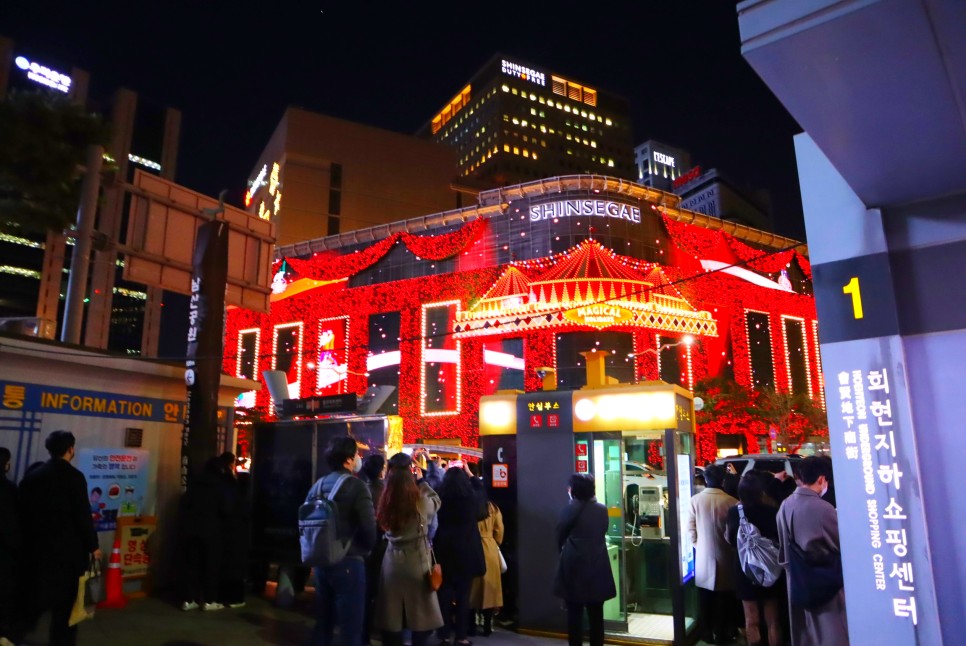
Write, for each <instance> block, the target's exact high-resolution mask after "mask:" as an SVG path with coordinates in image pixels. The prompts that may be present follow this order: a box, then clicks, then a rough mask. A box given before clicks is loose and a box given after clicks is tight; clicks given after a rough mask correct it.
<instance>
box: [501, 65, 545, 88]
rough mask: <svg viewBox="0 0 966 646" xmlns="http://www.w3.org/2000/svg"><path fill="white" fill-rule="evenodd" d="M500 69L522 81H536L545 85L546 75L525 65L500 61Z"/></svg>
mask: <svg viewBox="0 0 966 646" xmlns="http://www.w3.org/2000/svg"><path fill="white" fill-rule="evenodd" d="M500 69H501V71H502V72H503V73H504V74H507V75H509V76H516V77H517V78H521V79H523V80H524V81H530V82H531V83H536V84H537V85H541V86H543V87H546V85H547V77H546V76H545V75H544V73H543V72H538V71H536V70H534V69H531V68H529V67H527V66H526V65H518V64H516V63H511V62H510V61H506V60H504V61H500Z"/></svg>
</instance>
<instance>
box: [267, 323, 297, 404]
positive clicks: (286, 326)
mask: <svg viewBox="0 0 966 646" xmlns="http://www.w3.org/2000/svg"><path fill="white" fill-rule="evenodd" d="M290 328H296V329H297V330H298V336H297V337H296V341H295V348H293V349H292V350H291V351H290V352H288V353H286V354H290V355H291V356H292V360H293V361H294V362H295V383H296V384H297V386H296V387H297V388H298V392H299V394H301V390H302V333H303V330H304V328H305V324H304V323H302V322H301V321H299V322H297V323H282V324H279V325H276V326H275V333H274V334H273V335H272V370H275V369H276V367H277V366H278V335H279V331H281V330H287V329H290ZM291 369H292V367H291V366H289V370H291ZM286 372H288V371H286ZM274 407H275V402H274V400H271V399H269V408H270V409H274Z"/></svg>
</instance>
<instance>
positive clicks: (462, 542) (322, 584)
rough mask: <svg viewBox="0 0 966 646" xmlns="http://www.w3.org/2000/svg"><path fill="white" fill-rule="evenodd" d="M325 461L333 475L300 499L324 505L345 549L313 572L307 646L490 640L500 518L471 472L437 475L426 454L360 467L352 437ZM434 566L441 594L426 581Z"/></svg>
mask: <svg viewBox="0 0 966 646" xmlns="http://www.w3.org/2000/svg"><path fill="white" fill-rule="evenodd" d="M325 459H326V462H327V463H328V466H329V468H330V472H329V473H328V474H327V475H326V476H324V477H323V478H322V479H321V480H320V481H319V482H318V483H316V485H314V486H313V489H312V491H310V493H309V496H308V497H307V500H309V499H311V498H312V497H315V496H318V497H331V499H332V501H333V502H334V504H335V508H336V510H337V513H338V523H337V526H338V528H339V533H340V536H341V539H342V540H345V541H348V542H349V546H348V551H347V553H346V556H345V557H344V558H342V559H341V560H339V561H338V562H337V563H335V564H332V565H327V566H322V567H316V568H315V577H316V578H315V583H316V609H317V610H316V612H317V620H316V626H315V630H314V633H313V636H312V644H313V645H315V646H329V645H330V644H334V643H336V641H335V634H336V628H338V635H339V638H340V640H339V642H338V643H341V644H368V643H369V639H370V635H373V634H377V635H380V636H381V641H382V643H383V644H384V645H385V646H402V644H403V643H410V644H412V646H424V645H425V644H428V643H429V641H430V639H431V637H432V636H433V634H434V632H435V636H436V638H437V639H438V643H439V644H450V645H454V646H469V644H471V643H472V642H471V640H470V637H473V636H475V635H477V634H479V635H481V636H484V637H488V636H489V635H490V634H491V633H492V621H493V613H494V611H495V610H497V609H499V608H500V607H501V606H502V604H503V592H502V583H501V581H502V579H501V571H502V565H501V555H500V551H499V544H500V543H501V542H502V540H503V519H502V515H501V513H500V509H499V508H498V507H497V506H496V505H495V504H494V503H493V502H491V501H488V500H487V497H486V494H485V491H484V488H483V482H482V480H481V479H480V478H479V477H478V475H477V474H474V473H473V471H472V469H471V467H470V465H469V464H468V463H465V462H463V461H460V460H454V461H452V462H450V463H449V464H448V465H447V468H445V469H444V468H443V467H441V465H440V464H439V463H438V462H437V461H435V460H432V459H429V455H428V453H427V452H426V451H423V450H420V451H416V452H414V453H413V455H412V456H410V455H408V454H406V453H397V454H396V455H394V456H392V457H391V458H389V460H388V461H386V460H385V458H383V457H382V456H380V455H370V456H367V457H366V459H365V460H362V458H361V455H360V453H359V449H358V447H357V445H356V442H355V440H353V439H352V438H349V437H343V438H338V439H336V440H334V441H333V442H332V443H331V445H330V446H329V447H328V449H327V451H326V454H325ZM353 474H356V475H358V477H357V478H352V477H349V478H346V476H347V475H349V476H351V475H353ZM333 492H334V494H333ZM435 563H438V564H439V566H440V568H441V570H442V580H441V582H440V583H439V585H438V587H437V586H435V585H432V584H431V583H430V581H429V576H428V575H429V573H430V571H431V570H432V569H433V565H434V564H435ZM478 622H481V623H478Z"/></svg>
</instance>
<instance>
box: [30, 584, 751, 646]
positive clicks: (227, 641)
mask: <svg viewBox="0 0 966 646" xmlns="http://www.w3.org/2000/svg"><path fill="white" fill-rule="evenodd" d="M246 601H247V605H246V606H245V607H244V608H238V609H231V608H224V609H223V610H217V611H212V612H203V611H201V610H191V611H189V612H184V611H182V610H181V609H180V608H179V607H177V606H176V605H175V604H174V603H173V602H169V601H165V600H162V599H158V598H154V597H148V598H144V599H135V600H131V601H130V602H129V603H128V605H127V607H126V608H124V609H122V610H103V609H99V610H98V611H97V613H96V615H95V616H94V618H93V619H91V620H88V621H85V622H83V623H82V624H81V625H80V627H79V635H78V646H262V645H264V644H271V645H276V646H288V645H293V646H304V645H307V644H308V643H309V638H310V636H311V634H312V627H313V626H314V625H315V619H314V617H313V615H312V609H311V595H305V596H302V597H300V598H299V600H297V601H296V603H295V605H294V606H293V607H292V608H278V607H276V606H275V605H274V604H273V602H272V601H270V600H269V599H266V598H264V597H260V596H257V595H254V594H249V595H248V596H247V597H246ZM49 619H50V614H49V613H48V614H45V615H44V617H43V618H42V619H41V621H40V624H39V625H38V626H37V630H36V631H34V632H33V633H31V634H30V635H27V638H26V639H25V640H24V641H23V642H21V645H22V646H41V645H43V644H47V628H48V623H47V622H48V621H49ZM473 642H474V644H475V646H563V645H564V644H566V643H567V640H565V639H551V638H548V637H531V636H529V635H520V634H517V633H514V632H510V631H507V630H503V629H501V628H499V627H495V628H494V630H493V634H492V635H491V636H490V637H474V638H473ZM430 643H432V644H435V643H436V640H432V641H431V642H430ZM738 643H739V644H744V643H745V642H744V640H741V641H739V642H738ZM21 645H18V646H21ZM696 646H706V644H705V642H698V644H697V645H696Z"/></svg>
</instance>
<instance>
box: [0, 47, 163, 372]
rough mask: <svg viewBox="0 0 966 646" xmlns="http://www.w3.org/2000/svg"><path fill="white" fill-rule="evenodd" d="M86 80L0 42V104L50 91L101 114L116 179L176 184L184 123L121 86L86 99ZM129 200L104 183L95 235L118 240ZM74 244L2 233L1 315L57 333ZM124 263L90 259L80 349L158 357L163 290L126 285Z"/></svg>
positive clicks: (53, 235) (108, 250) (100, 252)
mask: <svg viewBox="0 0 966 646" xmlns="http://www.w3.org/2000/svg"><path fill="white" fill-rule="evenodd" d="M88 87H89V74H88V73H87V72H86V71H84V70H80V69H77V68H71V67H70V66H68V65H58V64H57V63H56V61H50V60H48V59H47V58H45V57H44V56H43V54H42V53H36V52H34V51H33V50H31V49H30V48H29V47H22V46H20V45H19V44H16V46H15V43H14V42H13V41H12V40H10V39H7V38H3V37H0V99H2V98H3V97H4V96H5V95H6V93H7V92H8V91H15V90H28V91H36V90H41V91H49V92H51V93H54V94H57V93H63V94H66V95H68V96H69V97H70V98H71V99H72V100H73V101H74V102H75V103H77V104H79V105H84V106H86V107H87V108H88V109H90V110H91V111H92V112H97V113H99V114H101V115H102V116H103V117H104V119H105V120H106V121H107V122H109V123H110V124H111V141H110V143H109V144H108V146H107V148H106V150H105V161H106V162H108V163H110V164H112V165H113V166H114V167H115V168H116V177H117V178H118V179H119V180H121V181H122V182H129V181H130V180H131V178H132V177H133V175H134V169H135V168H139V169H141V170H143V171H145V172H148V173H153V174H157V175H161V176H163V177H166V178H168V179H174V172H175V166H176V159H177V153H178V141H179V138H180V137H179V133H180V125H181V113H180V111H178V110H176V109H173V108H170V107H167V106H162V105H157V104H153V103H151V102H149V101H145V100H144V99H139V97H138V95H137V94H136V93H134V92H132V91H131V90H128V89H125V88H119V89H118V90H117V91H115V92H114V93H113V95H112V96H111V98H110V99H106V98H103V97H91V96H88ZM125 208H126V200H125V195H124V193H123V191H122V190H121V189H120V188H119V183H118V184H114V185H102V187H101V202H100V206H99V207H98V217H97V225H96V227H95V230H96V232H97V235H98V237H99V238H100V239H101V240H104V241H117V240H118V239H119V237H120V234H121V232H122V231H123V230H124V227H125V223H126V212H125ZM73 244H74V240H73V238H70V237H67V236H65V235H64V234H63V233H62V232H48V234H47V235H46V237H44V236H20V235H13V234H9V233H7V234H0V258H4V261H0V277H2V281H0V285H2V286H0V317H15V318H34V317H36V318H37V319H39V320H40V321H42V322H43V325H40V326H39V327H38V329H39V330H42V331H43V333H42V334H41V336H44V335H52V334H54V333H55V330H57V328H59V324H60V320H61V313H62V311H63V298H64V295H65V293H66V286H67V274H66V272H67V270H69V269H70V267H71V264H70V263H71V259H70V256H71V250H72V249H73ZM122 267H123V262H121V261H120V260H119V257H118V252H117V250H116V249H114V248H113V246H112V245H110V244H107V245H104V246H103V248H101V249H97V251H96V253H94V254H93V255H92V261H91V269H90V286H89V291H88V297H89V300H88V302H87V305H86V307H85V310H86V312H85V315H86V316H85V318H86V323H85V326H84V338H83V344H84V345H86V346H89V347H93V348H107V349H111V350H116V351H119V352H125V353H128V354H144V355H147V356H154V355H155V354H156V352H157V339H158V325H159V317H160V308H161V293H162V292H161V290H160V289H154V288H146V287H145V286H144V285H140V284H137V283H131V282H127V281H124V280H123V279H122V277H121V273H122Z"/></svg>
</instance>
